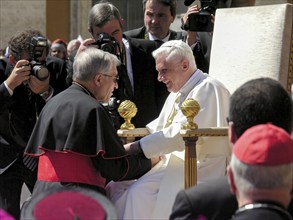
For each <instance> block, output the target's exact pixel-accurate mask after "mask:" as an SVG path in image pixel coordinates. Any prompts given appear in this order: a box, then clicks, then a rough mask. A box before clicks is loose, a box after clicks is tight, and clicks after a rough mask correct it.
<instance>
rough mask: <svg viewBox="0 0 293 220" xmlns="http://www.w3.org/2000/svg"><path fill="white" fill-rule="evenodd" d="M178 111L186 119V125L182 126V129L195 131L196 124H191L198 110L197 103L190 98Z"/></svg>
mask: <svg viewBox="0 0 293 220" xmlns="http://www.w3.org/2000/svg"><path fill="white" fill-rule="evenodd" d="M180 109H181V111H182V113H183V115H185V117H186V118H187V123H186V124H185V125H183V126H182V128H183V129H186V130H188V129H190V130H192V129H197V128H198V126H197V124H196V123H194V122H193V119H194V117H195V116H196V115H197V114H198V112H199V110H200V105H199V104H198V102H197V101H195V100H194V99H192V98H188V99H186V100H185V101H184V102H183V103H182V105H181V107H180Z"/></svg>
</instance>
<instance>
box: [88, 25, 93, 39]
mask: <svg viewBox="0 0 293 220" xmlns="http://www.w3.org/2000/svg"><path fill="white" fill-rule="evenodd" d="M87 30H88V32H89V33H90V34H91V35H92V37H94V33H93V28H92V27H88V28H87Z"/></svg>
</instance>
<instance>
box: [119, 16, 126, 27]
mask: <svg viewBox="0 0 293 220" xmlns="http://www.w3.org/2000/svg"><path fill="white" fill-rule="evenodd" d="M119 22H120V25H121V28H122V29H123V27H124V25H125V20H124V19H123V18H120V20H119Z"/></svg>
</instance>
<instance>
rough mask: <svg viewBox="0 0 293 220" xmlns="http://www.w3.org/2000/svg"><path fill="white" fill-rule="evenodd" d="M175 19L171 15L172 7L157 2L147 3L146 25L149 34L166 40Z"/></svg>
mask: <svg viewBox="0 0 293 220" xmlns="http://www.w3.org/2000/svg"><path fill="white" fill-rule="evenodd" d="M173 21H174V17H173V16H172V15H171V11H170V6H165V5H163V4H161V3H158V2H157V1H155V0H150V1H147V2H146V5H145V12H144V24H145V26H146V29H147V31H148V32H149V33H151V34H152V35H154V36H155V37H157V38H158V39H163V38H165V37H166V36H167V35H168V33H169V28H170V25H171V23H172V22H173Z"/></svg>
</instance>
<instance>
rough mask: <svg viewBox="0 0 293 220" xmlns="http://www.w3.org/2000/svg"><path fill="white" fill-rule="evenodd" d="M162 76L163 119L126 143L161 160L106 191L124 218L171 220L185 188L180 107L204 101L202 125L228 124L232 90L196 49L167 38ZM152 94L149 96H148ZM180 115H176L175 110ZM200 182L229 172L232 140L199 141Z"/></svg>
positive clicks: (159, 61)
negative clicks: (202, 65)
mask: <svg viewBox="0 0 293 220" xmlns="http://www.w3.org/2000/svg"><path fill="white" fill-rule="evenodd" d="M153 56H154V58H155V60H156V69H157V70H158V80H159V81H162V82H163V83H165V84H166V86H167V88H168V90H169V92H170V95H169V96H168V98H167V100H166V102H165V104H164V107H163V109H162V111H161V113H160V115H159V117H158V118H157V119H155V120H154V121H152V122H151V123H149V124H148V125H147V128H148V130H149V131H150V133H151V134H150V135H148V136H146V137H143V138H141V139H140V141H136V142H133V143H130V144H127V145H125V148H126V150H127V151H128V152H129V153H136V152H139V151H143V153H144V154H145V156H146V157H147V158H152V157H157V156H161V157H162V159H161V161H160V162H159V163H158V164H157V165H156V166H154V167H153V168H152V169H151V170H150V171H149V172H148V173H146V174H145V175H144V176H142V177H141V178H139V179H137V180H133V181H122V182H110V183H109V184H108V185H107V187H106V189H107V192H108V194H109V196H110V198H111V200H112V201H113V202H114V204H115V206H116V208H117V212H118V218H119V219H168V218H169V215H170V213H171V209H172V205H173V203H174V200H175V196H176V194H177V192H178V191H179V190H180V189H183V188H184V146H185V144H184V141H183V139H182V137H181V136H180V129H181V127H182V125H183V124H184V123H186V121H187V120H186V117H185V116H184V115H183V114H182V112H181V111H180V105H181V104H182V102H183V101H184V100H185V99H187V98H193V99H195V100H196V101H197V102H198V103H199V104H200V107H201V109H200V112H199V114H198V115H197V116H196V117H195V119H194V121H195V123H197V125H198V126H199V127H220V126H226V117H227V115H228V108H229V98H230V93H229V91H228V90H227V89H226V88H225V86H224V85H223V84H222V83H220V82H219V81H217V80H215V79H213V78H211V77H210V76H209V75H208V74H206V73H203V72H202V71H201V70H199V69H197V67H196V64H195V61H194V57H193V54H192V50H191V48H190V47H189V46H188V45H187V44H186V43H184V42H183V41H181V40H173V41H167V42H166V43H164V44H163V45H162V46H161V47H160V48H158V49H157V50H155V51H154V52H153ZM142 98H147V97H142ZM174 107H175V114H174V115H175V117H172V116H171V115H172V112H174ZM197 154H198V181H199V183H201V182H204V181H206V180H210V179H213V178H217V177H220V176H223V175H225V170H226V164H227V161H228V160H229V157H230V148H229V143H228V139H227V138H224V137H212V138H208V137H206V138H199V140H198V141H197Z"/></svg>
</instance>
